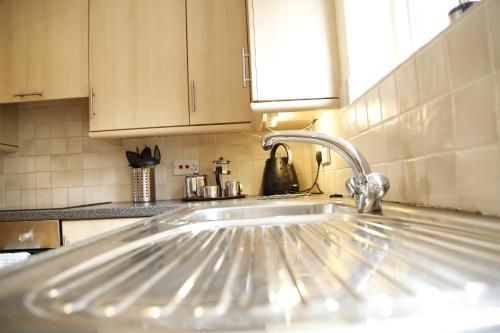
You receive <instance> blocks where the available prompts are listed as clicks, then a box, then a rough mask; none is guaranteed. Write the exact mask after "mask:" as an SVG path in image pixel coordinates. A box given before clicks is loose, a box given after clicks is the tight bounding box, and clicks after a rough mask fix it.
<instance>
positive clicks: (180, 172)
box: [174, 160, 200, 176]
mask: <svg viewBox="0 0 500 333" xmlns="http://www.w3.org/2000/svg"><path fill="white" fill-rule="evenodd" d="M198 172H200V161H199V160H175V161H174V176H188V175H194V174H195V173H198Z"/></svg>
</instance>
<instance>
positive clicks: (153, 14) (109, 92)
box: [89, 0, 189, 132]
mask: <svg viewBox="0 0 500 333" xmlns="http://www.w3.org/2000/svg"><path fill="white" fill-rule="evenodd" d="M89 6H90V8H89V12H90V18H89V22H90V28H89V32H90V35H89V38H90V39H89V47H90V86H91V88H92V89H93V92H94V94H95V96H93V98H92V99H91V105H90V107H91V112H90V130H91V132H92V131H108V130H121V129H132V128H135V129H137V128H152V127H165V126H180V125H188V124H189V112H188V80H187V50H186V12H185V10H186V8H185V1H184V0H168V1H165V0H141V1H137V0H90V2H89Z"/></svg>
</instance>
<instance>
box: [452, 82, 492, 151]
mask: <svg viewBox="0 0 500 333" xmlns="http://www.w3.org/2000/svg"><path fill="white" fill-rule="evenodd" d="M453 99H454V102H455V131H456V132H455V133H456V138H455V144H456V147H457V148H467V147H473V146H478V145H485V144H489V143H493V142H496V141H497V139H498V136H497V119H496V117H497V116H496V113H497V112H496V107H497V103H496V93H495V82H494V79H493V78H488V79H486V80H482V81H480V82H478V83H477V84H474V85H472V86H468V87H466V88H464V89H462V90H459V91H457V92H456V93H455V94H454V95H453Z"/></svg>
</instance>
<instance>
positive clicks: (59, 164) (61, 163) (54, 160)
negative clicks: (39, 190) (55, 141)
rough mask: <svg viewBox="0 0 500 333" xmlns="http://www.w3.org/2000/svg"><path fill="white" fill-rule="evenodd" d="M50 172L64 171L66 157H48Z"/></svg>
mask: <svg viewBox="0 0 500 333" xmlns="http://www.w3.org/2000/svg"><path fill="white" fill-rule="evenodd" d="M50 170H51V171H64V170H66V155H51V156H50Z"/></svg>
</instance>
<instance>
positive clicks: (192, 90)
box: [191, 80, 196, 112]
mask: <svg viewBox="0 0 500 333" xmlns="http://www.w3.org/2000/svg"><path fill="white" fill-rule="evenodd" d="M191 94H192V95H193V96H192V98H191V111H192V112H196V85H195V84H194V80H193V81H191Z"/></svg>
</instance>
